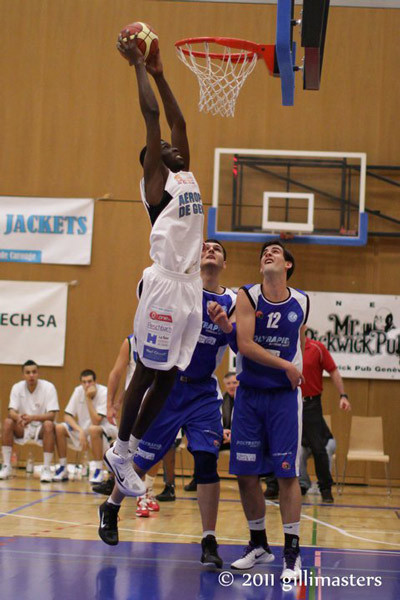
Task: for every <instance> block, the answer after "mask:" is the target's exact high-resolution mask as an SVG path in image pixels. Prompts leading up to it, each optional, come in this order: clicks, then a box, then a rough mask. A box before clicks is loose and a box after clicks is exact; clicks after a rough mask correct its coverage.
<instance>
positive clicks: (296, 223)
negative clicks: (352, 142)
mask: <svg viewBox="0 0 400 600" xmlns="http://www.w3.org/2000/svg"><path fill="white" fill-rule="evenodd" d="M366 160H367V157H366V154H364V153H356V152H318V151H315V152H314V151H299V150H261V149H251V148H250V149H249V148H247V149H246V148H216V149H215V155H214V181H213V201H212V207H211V208H210V210H209V214H208V233H207V235H208V237H216V238H218V239H221V240H227V241H229V240H231V241H243V242H263V241H266V240H268V239H273V238H276V237H277V235H278V236H279V235H281V234H283V232H285V233H284V237H285V239H288V238H292V241H293V242H295V243H308V244H330V245H347V246H361V245H364V244H366V242H367V227H368V218H367V214H366V213H365V179H366V164H367V163H366ZM266 199H267V200H266ZM266 204H268V210H266Z"/></svg>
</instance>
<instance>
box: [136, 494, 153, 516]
mask: <svg viewBox="0 0 400 600" xmlns="http://www.w3.org/2000/svg"><path fill="white" fill-rule="evenodd" d="M136 516H137V517H149V516H150V511H149V507H148V506H147V500H146V497H145V496H140V497H139V498H138V501H137V505H136Z"/></svg>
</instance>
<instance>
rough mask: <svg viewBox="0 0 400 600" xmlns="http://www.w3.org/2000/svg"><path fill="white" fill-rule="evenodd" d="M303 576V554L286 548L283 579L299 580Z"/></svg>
mask: <svg viewBox="0 0 400 600" xmlns="http://www.w3.org/2000/svg"><path fill="white" fill-rule="evenodd" d="M300 577H301V556H300V553H299V552H296V551H293V550H292V549H290V550H285V551H284V553H283V571H282V573H281V580H282V579H284V580H285V581H297V579H300Z"/></svg>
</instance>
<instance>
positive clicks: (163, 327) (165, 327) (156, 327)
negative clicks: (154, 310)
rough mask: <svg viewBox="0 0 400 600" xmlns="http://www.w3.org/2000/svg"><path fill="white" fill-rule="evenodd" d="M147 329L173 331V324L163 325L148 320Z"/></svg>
mask: <svg viewBox="0 0 400 600" xmlns="http://www.w3.org/2000/svg"><path fill="white" fill-rule="evenodd" d="M147 329H150V330H151V331H159V332H160V333H172V327H171V325H161V323H158V324H156V323H152V322H151V321H148V323H147Z"/></svg>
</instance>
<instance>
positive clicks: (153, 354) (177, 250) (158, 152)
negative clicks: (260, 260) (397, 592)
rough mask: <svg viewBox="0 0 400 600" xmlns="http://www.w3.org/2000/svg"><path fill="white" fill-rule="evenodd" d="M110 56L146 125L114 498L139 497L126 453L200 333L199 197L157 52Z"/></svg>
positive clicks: (131, 49) (129, 46) (130, 46)
mask: <svg viewBox="0 0 400 600" xmlns="http://www.w3.org/2000/svg"><path fill="white" fill-rule="evenodd" d="M118 49H119V51H120V52H121V53H122V54H123V55H124V56H125V58H127V59H128V60H129V64H130V65H131V66H133V67H134V69H135V72H136V78H137V84H138V90H139V102H140V108H141V111H142V114H143V117H144V120H145V124H146V147H145V148H144V149H143V150H142V152H141V155H140V161H141V163H142V165H143V175H144V177H143V181H142V182H141V192H142V198H143V202H144V203H145V206H146V208H147V210H148V213H149V216H150V219H151V223H152V232H151V235H150V256H151V258H152V260H153V261H154V264H153V265H152V266H151V267H149V268H147V269H145V271H144V273H143V279H142V281H141V283H140V285H139V288H138V289H139V294H140V300H139V305H138V308H137V312H136V315H135V322H134V332H135V338H136V348H137V352H138V362H137V365H136V369H135V373H134V376H133V378H132V381H131V383H130V385H129V387H128V389H127V391H126V394H125V397H124V401H123V409H122V415H121V422H120V427H119V434H118V439H117V442H116V444H115V446H114V448H112V449H110V450H109V451H107V453H106V455H105V461H106V463H107V464H108V466H109V468H110V470H112V471H113V472H114V475H115V477H116V482H117V485H118V487H119V489H120V490H121V492H123V493H124V494H127V495H131V496H141V495H143V494H144V493H145V489H144V485H143V483H142V481H141V479H140V478H139V477H138V476H137V474H136V473H135V472H134V470H133V466H132V461H131V456H132V452H134V451H136V448H137V446H138V444H139V441H140V439H141V438H142V436H143V434H144V433H145V432H146V431H147V429H148V427H149V426H150V424H151V422H152V421H153V419H154V418H155V417H156V416H157V414H158V413H159V411H160V410H161V408H162V406H163V404H164V402H165V400H166V398H167V397H168V395H169V392H170V391H171V389H172V386H173V384H174V381H175V377H176V372H177V369H178V368H180V369H185V368H186V367H187V365H188V364H189V362H190V360H191V357H192V354H193V351H194V348H195V346H196V342H197V339H198V336H199V333H200V329H201V323H202V283H201V278H200V253H201V246H202V238H203V221H204V215H203V206H202V201H201V196H200V190H199V188H198V185H197V182H196V180H195V178H194V176H193V174H192V173H191V172H190V171H189V170H188V169H189V159H190V156H189V144H188V139H187V135H186V124H185V120H184V118H183V115H182V113H181V111H180V108H179V106H178V103H177V101H176V99H175V97H174V95H173V93H172V91H171V89H170V87H169V85H168V83H167V81H166V79H165V77H164V73H163V66H162V63H161V59H160V54H159V52H157V54H156V55H154V56H152V57H151V58H149V59H148V61H147V63H145V61H144V57H143V55H142V53H141V52H140V50H139V49H138V47H137V45H136V40H135V39H133V40H128V41H126V42H124V41H123V40H122V36H120V38H119V42H118ZM148 73H150V74H151V75H152V76H153V78H154V81H155V84H156V86H157V89H158V92H159V94H160V97H161V100H162V103H163V106H164V110H165V114H166V118H167V121H168V125H169V127H170V129H171V140H172V145H170V144H169V143H167V142H166V141H164V140H162V139H161V132H160V120H159V117H160V114H159V113H160V111H159V106H158V103H157V100H156V97H155V94H154V92H153V89H152V87H151V85H150V81H149V78H148ZM149 388H150V389H149ZM147 390H149V391H148V393H146V392H147ZM139 409H140V414H139ZM138 414H139V416H138Z"/></svg>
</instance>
